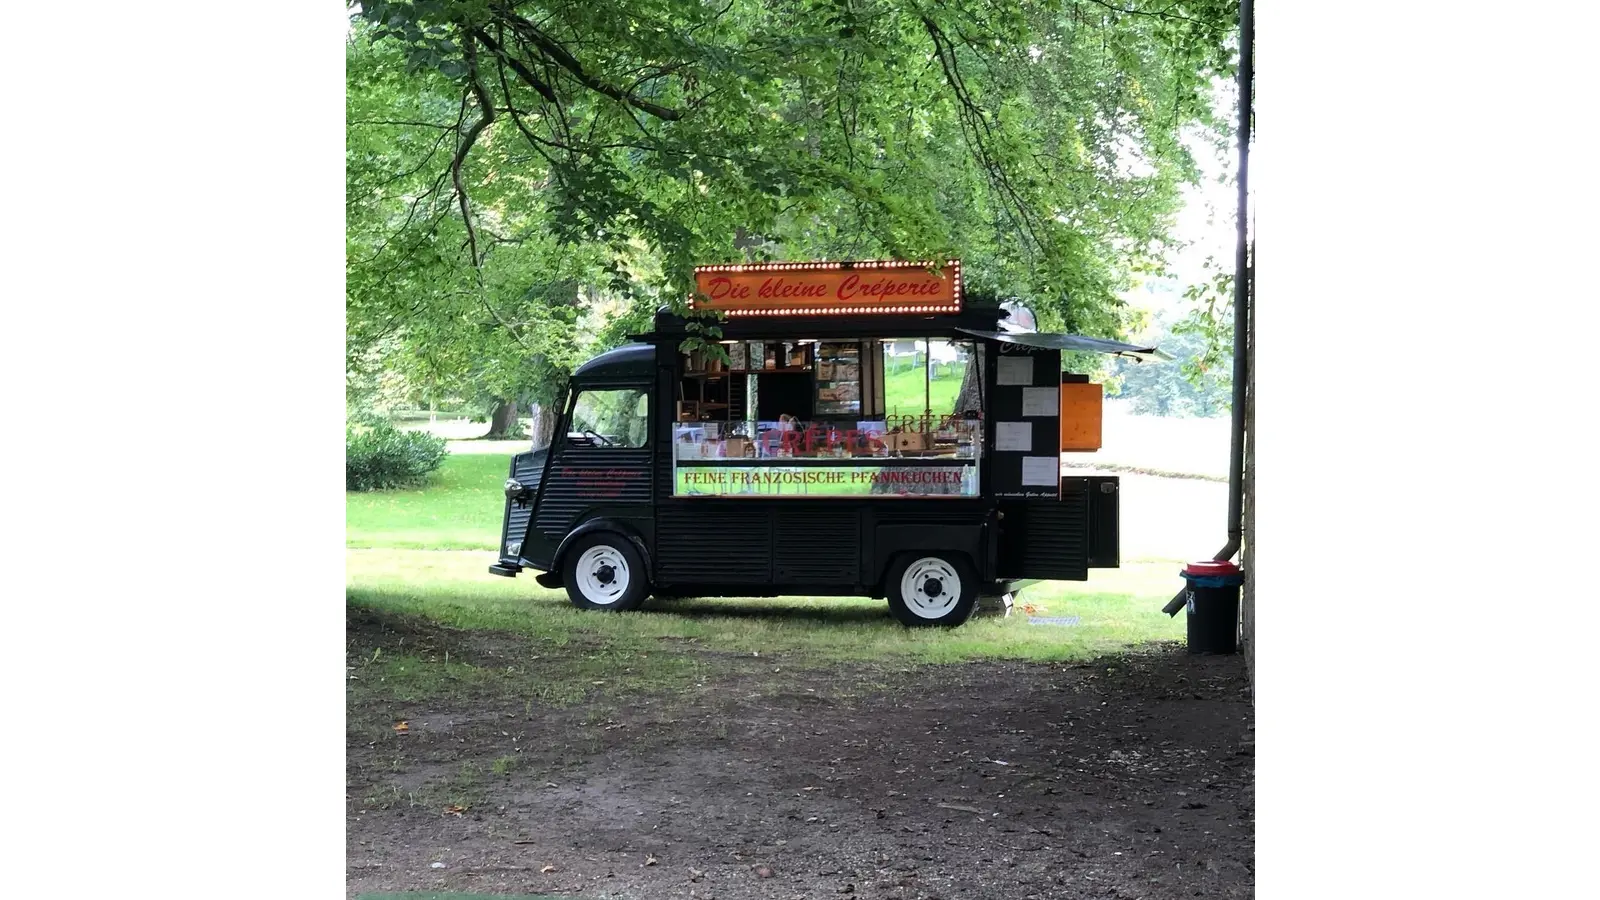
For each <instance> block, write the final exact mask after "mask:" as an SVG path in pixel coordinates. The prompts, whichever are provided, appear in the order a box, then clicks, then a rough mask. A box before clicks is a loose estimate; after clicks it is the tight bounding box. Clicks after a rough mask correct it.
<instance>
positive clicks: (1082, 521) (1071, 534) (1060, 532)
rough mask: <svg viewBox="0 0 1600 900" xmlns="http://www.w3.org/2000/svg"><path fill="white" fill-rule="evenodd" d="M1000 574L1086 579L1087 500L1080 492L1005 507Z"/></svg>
mask: <svg viewBox="0 0 1600 900" xmlns="http://www.w3.org/2000/svg"><path fill="white" fill-rule="evenodd" d="M1001 509H1002V511H1003V513H1004V515H1005V518H1003V519H1002V520H1001V522H1000V559H999V567H1000V571H999V573H998V574H999V575H1000V576H1001V577H1002V578H1054V579H1064V580H1068V581H1083V580H1084V579H1086V578H1088V577H1089V568H1088V520H1089V515H1088V499H1087V495H1086V494H1085V493H1084V492H1082V491H1077V492H1070V493H1068V494H1066V495H1065V496H1063V497H1062V498H1061V499H1060V500H1049V499H1041V500H1018V501H1012V502H1008V503H1005V504H1002V506H1001Z"/></svg>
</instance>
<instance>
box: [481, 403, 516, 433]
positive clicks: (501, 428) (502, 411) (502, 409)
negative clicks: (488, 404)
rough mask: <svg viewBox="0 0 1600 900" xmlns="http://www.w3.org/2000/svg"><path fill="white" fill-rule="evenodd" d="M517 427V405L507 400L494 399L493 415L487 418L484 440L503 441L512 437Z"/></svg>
mask: <svg viewBox="0 0 1600 900" xmlns="http://www.w3.org/2000/svg"><path fill="white" fill-rule="evenodd" d="M516 427H517V405H516V404H515V403H513V402H511V401H509V400H497V401H495V407H494V415H493V416H492V417H491V418H490V419H489V433H488V434H486V435H484V439H485V440H491V441H503V440H507V439H508V438H511V437H513V436H514V435H513V434H512V432H514V431H515V430H516Z"/></svg>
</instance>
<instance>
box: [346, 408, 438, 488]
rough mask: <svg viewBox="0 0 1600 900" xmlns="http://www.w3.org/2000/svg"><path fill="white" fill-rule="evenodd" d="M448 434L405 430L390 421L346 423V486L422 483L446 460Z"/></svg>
mask: <svg viewBox="0 0 1600 900" xmlns="http://www.w3.org/2000/svg"><path fill="white" fill-rule="evenodd" d="M448 452H449V451H448V450H446V449H445V443H444V438H442V437H438V436H436V435H432V434H428V433H426V432H422V431H401V430H399V429H398V428H395V427H394V425H392V424H390V423H389V422H381V421H380V422H370V421H369V422H360V423H350V424H347V425H346V426H345V434H344V488H345V490H347V491H382V490H388V489H390V488H402V487H413V486H415V485H418V484H421V483H422V482H423V481H425V480H426V479H427V477H428V473H429V472H432V471H433V470H434V469H437V468H439V465H440V464H441V463H443V462H444V458H445V455H446V454H447V453H448Z"/></svg>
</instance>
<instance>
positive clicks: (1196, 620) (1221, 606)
mask: <svg viewBox="0 0 1600 900" xmlns="http://www.w3.org/2000/svg"><path fill="white" fill-rule="evenodd" d="M1179 574H1180V575H1182V576H1183V580H1184V581H1186V582H1188V586H1187V587H1186V588H1185V590H1184V594H1185V597H1184V600H1185V603H1184V605H1185V606H1186V607H1187V608H1188V612H1189V616H1188V618H1189V652H1190V653H1238V652H1239V587H1240V585H1243V584H1244V574H1243V573H1242V572H1240V571H1239V567H1238V566H1236V565H1234V564H1233V563H1231V562H1228V561H1227V560H1218V559H1208V560H1205V561H1203V562H1195V563H1190V564H1189V565H1187V566H1185V567H1184V569H1183V571H1182V572H1180V573H1179Z"/></svg>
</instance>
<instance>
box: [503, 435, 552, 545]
mask: <svg viewBox="0 0 1600 900" xmlns="http://www.w3.org/2000/svg"><path fill="white" fill-rule="evenodd" d="M544 460H545V454H543V453H531V452H530V453H518V454H517V455H516V456H513V457H512V458H511V472H510V475H511V477H512V478H515V479H516V480H518V481H520V482H522V483H523V484H525V485H527V486H528V496H529V497H536V496H538V491H539V479H540V478H541V477H542V476H543V475H544ZM532 517H533V505H532V503H531V502H530V503H529V504H528V505H527V506H523V507H521V508H518V507H517V506H515V505H514V504H512V502H511V501H510V500H509V499H507V500H506V511H505V516H504V518H503V519H502V521H503V522H504V524H505V527H504V528H502V529H501V531H500V551H501V552H502V553H503V552H505V547H506V544H508V543H510V542H511V541H517V542H522V541H526V540H527V539H528V520H529V519H531V518H532Z"/></svg>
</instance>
